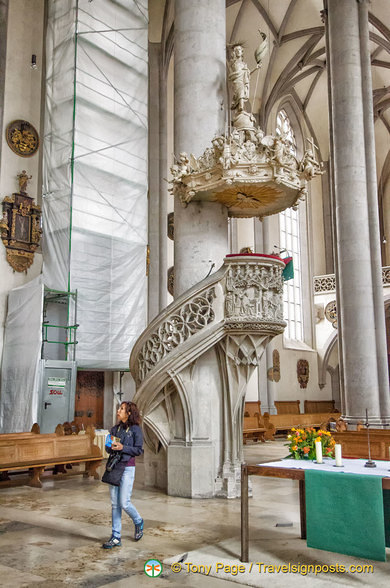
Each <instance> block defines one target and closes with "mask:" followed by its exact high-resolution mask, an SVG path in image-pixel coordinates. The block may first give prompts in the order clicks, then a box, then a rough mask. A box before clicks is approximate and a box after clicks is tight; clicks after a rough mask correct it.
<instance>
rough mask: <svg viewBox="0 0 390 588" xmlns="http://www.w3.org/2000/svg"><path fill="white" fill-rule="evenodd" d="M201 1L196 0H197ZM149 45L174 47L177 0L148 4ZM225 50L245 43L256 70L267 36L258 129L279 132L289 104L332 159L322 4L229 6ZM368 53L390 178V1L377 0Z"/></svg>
mask: <svg viewBox="0 0 390 588" xmlns="http://www.w3.org/2000/svg"><path fill="white" fill-rule="evenodd" d="M192 1H195V2H196V0H192ZM149 7H150V16H151V18H150V22H151V39H152V40H153V41H155V42H157V41H158V40H159V39H161V38H162V39H163V43H164V42H165V44H166V45H167V44H169V43H170V44H171V45H172V43H173V34H172V26H171V25H172V20H173V17H174V2H173V0H149ZM226 8H227V31H226V32H227V37H226V38H227V44H228V45H229V44H230V45H232V44H235V43H238V42H241V43H243V44H244V48H245V60H246V61H247V63H248V66H249V67H250V69H251V70H252V69H254V68H255V66H256V61H255V58H254V52H255V50H256V48H257V47H258V45H259V43H260V40H261V38H260V34H259V31H261V32H263V33H265V34H266V35H267V42H268V52H267V54H266V55H265V57H264V59H263V65H262V67H261V69H260V70H259V71H258V72H255V73H254V74H253V75H252V77H251V93H250V101H251V104H252V110H253V112H254V113H255V114H256V115H257V116H258V120H259V123H260V125H261V126H262V127H263V128H264V129H265V130H267V131H272V130H273V129H274V126H275V114H276V107H279V105H281V104H283V103H285V102H289V103H290V104H292V105H293V106H294V109H295V111H296V112H298V113H299V112H300V113H301V115H302V116H303V117H304V120H305V122H306V124H307V127H308V130H309V132H310V134H311V135H313V137H315V140H316V142H317V144H318V145H319V147H320V155H321V157H322V159H327V158H328V152H329V132H328V102H327V101H328V84H327V73H326V48H325V29H324V23H323V21H322V15H321V11H322V10H323V8H324V5H323V0H226ZM368 10H369V21H370V51H371V63H372V78H373V91H374V116H375V121H376V122H375V132H376V141H377V167H378V176H379V177H380V178H381V181H382V182H383V183H385V182H386V181H387V179H388V177H390V157H389V156H388V154H389V152H390V0H371V2H369V4H368Z"/></svg>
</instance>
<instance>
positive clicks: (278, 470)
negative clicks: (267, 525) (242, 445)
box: [240, 459, 390, 562]
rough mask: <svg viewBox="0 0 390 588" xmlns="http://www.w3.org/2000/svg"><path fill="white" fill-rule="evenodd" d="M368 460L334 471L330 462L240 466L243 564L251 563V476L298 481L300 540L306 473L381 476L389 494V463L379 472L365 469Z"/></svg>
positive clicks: (379, 464)
mask: <svg viewBox="0 0 390 588" xmlns="http://www.w3.org/2000/svg"><path fill="white" fill-rule="evenodd" d="M365 462H366V460H359V459H343V465H344V467H343V468H337V467H333V466H334V464H335V462H334V460H332V459H327V460H326V461H324V464H313V463H312V462H311V461H306V460H295V459H285V460H280V461H274V462H268V463H264V464H257V465H248V464H242V466H241V557H240V559H241V561H242V562H248V561H249V504H248V476H251V475H253V476H267V477H274V478H285V479H290V480H298V482H299V506H300V521H301V538H302V539H306V489H305V469H306V470H307V469H315V470H317V471H324V472H326V471H328V472H332V473H335V472H338V475H341V476H342V475H343V473H347V474H348V473H354V474H365V475H368V476H380V477H381V478H382V488H383V489H386V490H390V471H389V470H390V462H388V461H386V462H385V461H377V462H376V463H377V467H376V468H372V469H371V468H370V469H369V471H367V470H368V468H364V464H365Z"/></svg>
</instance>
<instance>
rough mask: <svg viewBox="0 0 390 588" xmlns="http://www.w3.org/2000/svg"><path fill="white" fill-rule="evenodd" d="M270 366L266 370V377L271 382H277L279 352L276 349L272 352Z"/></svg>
mask: <svg viewBox="0 0 390 588" xmlns="http://www.w3.org/2000/svg"><path fill="white" fill-rule="evenodd" d="M272 363H273V365H272V367H271V368H269V369H268V370H267V377H268V379H269V380H271V382H279V380H280V354H279V351H278V350H277V349H274V350H273V352H272Z"/></svg>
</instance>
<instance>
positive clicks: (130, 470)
mask: <svg viewBox="0 0 390 588" xmlns="http://www.w3.org/2000/svg"><path fill="white" fill-rule="evenodd" d="M134 477H135V467H134V466H129V467H126V468H125V471H124V472H123V475H122V478H121V483H120V486H111V485H110V496H111V507H112V535H113V537H117V539H120V537H121V530H122V509H123V510H124V511H125V512H126V513H127V514H128V515H129V517H130V518H131V519H132V521H133V523H134V524H135V525H138V524H139V523H140V522H141V521H142V517H141V515H140V514H139V512H138V511H137V509H136V508H135V506H134V505H133V504H131V502H130V498H131V492H132V490H133V484H134Z"/></svg>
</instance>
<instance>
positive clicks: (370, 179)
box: [359, 0, 390, 416]
mask: <svg viewBox="0 0 390 588" xmlns="http://www.w3.org/2000/svg"><path fill="white" fill-rule="evenodd" d="M368 3H369V2H368V0H363V1H362V2H360V3H359V26H360V50H361V62H362V80H363V84H362V90H363V112H364V117H363V120H364V130H365V146H366V168H367V199H368V222H369V231H370V247H371V260H372V262H371V271H372V283H373V290H374V292H373V296H374V312H375V332H376V341H377V362H378V378H379V390H380V398H379V402H380V407H381V414H382V416H383V415H390V395H389V370H388V362H387V342H386V323H385V307H384V301H383V285H382V256H381V243H380V228H379V210H378V185H377V178H376V158H375V132H374V105H373V93H372V76H371V55H370V46H369V43H370V40H369V30H368Z"/></svg>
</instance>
